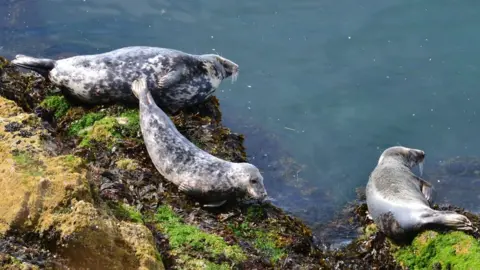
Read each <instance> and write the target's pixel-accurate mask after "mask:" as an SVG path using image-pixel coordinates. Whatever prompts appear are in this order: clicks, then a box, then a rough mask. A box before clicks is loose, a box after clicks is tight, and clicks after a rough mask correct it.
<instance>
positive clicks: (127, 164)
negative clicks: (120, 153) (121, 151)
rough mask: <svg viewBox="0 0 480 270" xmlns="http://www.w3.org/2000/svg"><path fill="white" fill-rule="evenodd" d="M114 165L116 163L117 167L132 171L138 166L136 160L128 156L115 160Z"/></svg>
mask: <svg viewBox="0 0 480 270" xmlns="http://www.w3.org/2000/svg"><path fill="white" fill-rule="evenodd" d="M115 165H117V167H118V168H120V169H122V170H127V171H134V170H136V169H137V168H138V167H139V165H138V163H137V161H135V160H133V159H130V158H124V159H120V160H117V162H115Z"/></svg>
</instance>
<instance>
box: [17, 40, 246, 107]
mask: <svg viewBox="0 0 480 270" xmlns="http://www.w3.org/2000/svg"><path fill="white" fill-rule="evenodd" d="M12 64H14V65H16V66H18V67H22V68H26V69H29V70H33V71H35V72H37V73H40V74H41V75H43V76H44V77H46V78H48V79H49V80H50V81H51V82H52V83H53V84H54V85H56V86H58V87H59V88H60V89H61V90H62V92H63V93H64V94H65V96H67V97H69V98H71V100H72V101H77V102H80V103H87V104H107V103H118V102H124V103H133V102H138V101H137V100H136V98H135V97H134V95H133V94H132V91H131V89H130V86H131V84H132V82H133V80H134V79H135V78H137V77H138V76H145V77H146V78H147V84H148V87H149V88H150V89H151V92H152V96H153V98H154V99H155V102H156V103H157V104H158V105H159V106H160V107H162V108H163V109H164V110H170V111H171V112H175V111H177V110H178V109H180V108H182V107H186V106H190V105H194V104H198V103H200V102H203V101H204V100H205V99H207V98H208V97H209V96H211V95H212V94H213V93H214V91H215V90H216V89H217V88H218V86H219V85H220V83H221V82H222V80H224V79H226V78H229V77H232V82H233V81H234V80H236V78H237V76H238V71H239V68H238V65H237V64H235V63H234V62H232V61H230V60H228V59H226V58H224V57H221V56H219V55H215V54H203V55H194V54H188V53H185V52H182V51H178V50H173V49H166V48H157V47H146V46H132V47H125V48H120V49H117V50H113V51H110V52H106V53H101V54H93V55H78V56H73V57H69V58H65V59H60V60H52V59H40V58H34V57H29V56H25V55H17V56H16V58H15V59H14V60H12Z"/></svg>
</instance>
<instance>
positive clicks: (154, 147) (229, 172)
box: [132, 77, 267, 207]
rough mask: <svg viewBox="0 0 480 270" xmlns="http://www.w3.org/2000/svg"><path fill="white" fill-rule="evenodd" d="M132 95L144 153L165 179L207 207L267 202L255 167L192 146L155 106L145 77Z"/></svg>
mask: <svg viewBox="0 0 480 270" xmlns="http://www.w3.org/2000/svg"><path fill="white" fill-rule="evenodd" d="M132 91H133V92H134V93H135V96H137V97H138V99H139V101H140V112H139V113H140V128H141V131H142V136H143V139H144V142H145V146H146V148H147V152H148V154H149V156H150V158H151V160H152V162H153V164H154V165H155V167H156V168H157V170H158V171H159V172H160V174H162V176H163V177H165V179H167V180H168V181H170V182H172V183H173V184H175V185H176V186H177V187H178V189H179V190H180V191H182V192H184V193H186V194H188V195H190V196H192V197H196V198H198V199H200V200H201V201H202V202H204V203H206V205H205V206H210V207H213V206H221V205H222V204H224V203H225V202H226V201H227V200H228V199H233V198H239V197H244V196H245V195H247V196H248V197H251V198H253V199H255V200H259V201H263V200H265V199H267V192H266V190H265V187H264V185H263V177H262V175H261V174H260V171H259V170H258V169H257V168H256V167H255V166H254V165H252V164H249V163H234V162H229V161H225V160H223V159H220V158H217V157H215V156H213V155H211V154H209V153H207V152H205V151H203V150H202V149H200V148H198V147H197V146H196V145H194V144H193V143H191V142H190V141H189V140H188V139H187V138H185V137H184V136H183V135H182V134H181V133H180V132H179V131H178V130H177V128H176V127H175V124H174V123H173V122H172V121H171V120H170V118H169V117H168V115H167V114H165V113H164V112H163V111H162V110H161V109H160V108H159V107H158V106H157V105H156V104H155V101H154V99H153V97H152V95H151V94H150V91H149V90H148V88H147V81H146V79H145V78H144V77H142V78H140V79H138V80H136V81H135V82H134V83H133V84H132Z"/></svg>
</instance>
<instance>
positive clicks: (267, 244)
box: [254, 231, 286, 263]
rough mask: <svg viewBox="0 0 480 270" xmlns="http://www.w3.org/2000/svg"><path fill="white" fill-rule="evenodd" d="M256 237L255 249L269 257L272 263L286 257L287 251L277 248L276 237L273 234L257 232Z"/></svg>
mask: <svg viewBox="0 0 480 270" xmlns="http://www.w3.org/2000/svg"><path fill="white" fill-rule="evenodd" d="M255 236H256V239H255V242H254V243H255V247H256V248H257V249H259V250H261V251H262V253H263V254H265V255H266V256H268V257H269V258H270V261H271V262H272V263H276V262H278V260H280V259H281V258H283V257H284V256H285V255H286V253H285V250H284V249H283V248H279V247H278V246H277V243H276V237H275V235H274V234H273V233H265V232H263V231H257V232H255Z"/></svg>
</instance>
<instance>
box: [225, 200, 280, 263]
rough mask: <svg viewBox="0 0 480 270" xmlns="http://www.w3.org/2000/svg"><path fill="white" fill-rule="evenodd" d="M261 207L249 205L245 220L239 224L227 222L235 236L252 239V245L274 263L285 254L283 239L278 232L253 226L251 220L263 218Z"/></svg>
mask: <svg viewBox="0 0 480 270" xmlns="http://www.w3.org/2000/svg"><path fill="white" fill-rule="evenodd" d="M262 216H263V209H262V207H261V206H251V207H249V208H248V209H247V214H246V216H245V221H243V222H242V223H240V224H229V227H230V229H231V230H232V231H233V233H234V234H235V235H236V236H237V237H241V238H247V239H250V240H251V241H253V245H254V246H255V248H257V249H258V250H259V251H260V252H261V253H262V255H264V256H266V257H268V258H269V259H270V261H271V262H273V263H276V262H277V261H278V260H279V259H281V258H282V257H284V256H285V255H286V253H285V249H284V248H282V244H281V242H282V241H284V240H283V239H282V238H281V237H280V234H278V233H275V232H274V231H269V230H265V229H262V228H255V226H252V224H251V222H255V221H258V220H263V219H262Z"/></svg>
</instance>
